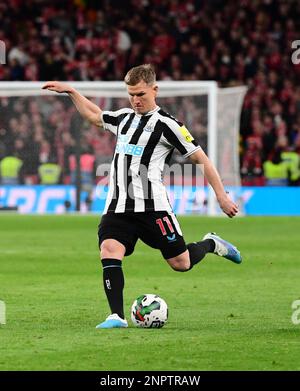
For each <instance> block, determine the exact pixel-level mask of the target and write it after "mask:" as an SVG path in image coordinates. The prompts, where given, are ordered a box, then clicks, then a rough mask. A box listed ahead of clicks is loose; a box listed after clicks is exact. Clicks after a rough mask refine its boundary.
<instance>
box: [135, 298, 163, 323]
mask: <svg viewBox="0 0 300 391" xmlns="http://www.w3.org/2000/svg"><path fill="white" fill-rule="evenodd" d="M131 320H132V322H133V324H134V325H135V326H137V327H145V328H154V327H155V328H161V327H163V326H164V324H165V323H166V322H167V320H168V306H167V303H166V302H165V301H164V300H163V299H162V298H161V297H159V296H157V295H154V294H151V293H148V294H145V295H141V296H139V297H138V298H137V299H136V300H135V301H134V303H133V304H132V307H131Z"/></svg>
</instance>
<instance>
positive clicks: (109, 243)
mask: <svg viewBox="0 0 300 391" xmlns="http://www.w3.org/2000/svg"><path fill="white" fill-rule="evenodd" d="M98 236H99V247H100V256H101V261H102V267H103V285H104V290H105V294H106V297H107V300H108V303H109V306H110V309H111V315H109V316H108V317H107V318H106V320H105V321H104V322H102V323H100V324H99V325H98V326H96V328H101V329H103V328H122V327H128V324H127V321H126V319H125V317H124V309H123V289H124V275H123V270H122V260H123V258H124V256H125V255H130V254H131V253H132V252H133V249H134V245H135V243H136V240H137V238H136V237H135V234H134V230H133V229H132V227H131V226H130V224H129V223H128V218H126V217H125V215H124V214H122V215H116V214H112V215H104V216H103V217H102V220H101V224H100V225H99V231H98Z"/></svg>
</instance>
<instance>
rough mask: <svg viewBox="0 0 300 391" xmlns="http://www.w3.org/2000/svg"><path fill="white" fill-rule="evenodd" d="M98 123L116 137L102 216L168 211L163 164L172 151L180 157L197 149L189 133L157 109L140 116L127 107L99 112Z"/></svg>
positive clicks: (173, 119)
mask: <svg viewBox="0 0 300 391" xmlns="http://www.w3.org/2000/svg"><path fill="white" fill-rule="evenodd" d="M102 123H103V127H104V129H105V130H108V131H110V132H112V133H113V134H115V135H116V136H117V143H116V148H115V152H114V157H113V160H112V164H111V170H110V181H109V190H108V196H107V199H106V204H105V208H104V212H103V213H104V214H105V213H107V212H115V213H124V212H145V211H167V212H172V207H171V205H170V202H169V200H168V196H167V192H166V189H165V186H164V184H163V182H162V174H163V169H164V164H165V161H166V159H167V158H168V157H169V156H170V155H171V154H172V152H173V150H174V148H177V149H178V150H179V152H180V153H181V154H182V155H183V156H184V157H187V156H189V155H191V154H192V153H194V152H195V151H196V150H197V149H200V146H199V145H198V144H197V142H196V141H195V140H194V139H193V137H192V136H191V134H190V133H189V131H188V130H187V129H186V128H185V126H184V125H183V124H182V123H181V122H179V121H177V120H176V119H175V118H173V117H172V116H171V115H170V114H168V113H166V112H165V111H163V110H162V109H161V108H160V107H158V106H157V107H156V108H155V109H154V110H152V111H150V112H148V113H147V114H143V115H142V114H136V113H135V112H134V110H132V109H129V108H126V109H121V110H118V111H103V112H102Z"/></svg>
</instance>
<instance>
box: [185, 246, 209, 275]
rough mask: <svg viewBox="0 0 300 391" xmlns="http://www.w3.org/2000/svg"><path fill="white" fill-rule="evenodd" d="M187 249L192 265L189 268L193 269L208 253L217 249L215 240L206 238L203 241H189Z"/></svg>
mask: <svg viewBox="0 0 300 391" xmlns="http://www.w3.org/2000/svg"><path fill="white" fill-rule="evenodd" d="M187 249H188V250H189V253H190V261H191V266H190V268H189V270H191V269H192V267H193V266H194V265H196V264H197V263H199V262H200V261H201V260H202V259H203V258H204V257H205V255H206V254H207V253H213V252H214V250H215V242H214V241H213V240H212V239H205V240H202V241H201V242H195V243H189V244H188V245H187Z"/></svg>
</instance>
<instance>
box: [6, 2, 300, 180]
mask: <svg viewBox="0 0 300 391" xmlns="http://www.w3.org/2000/svg"><path fill="white" fill-rule="evenodd" d="M0 18H1V26H0V40H2V41H3V42H5V45H6V51H7V64H4V65H0V82H1V81H16V80H26V81H38V80H66V81H70V82H72V81H74V80H89V81H93V80H122V79H123V77H124V74H125V73H126V71H127V70H128V69H129V68H130V67H132V66H135V65H139V64H142V63H152V64H154V66H155V68H156V72H157V75H158V79H159V80H217V81H218V83H219V85H220V86H221V87H227V86H235V85H247V86H248V92H247V95H246V97H245V101H244V106H243V111H242V116H241V148H240V150H241V175H242V178H243V183H244V184H250V185H264V184H265V183H269V184H272V179H276V180H277V179H280V180H281V179H282V181H275V182H274V184H277V183H278V184H293V185H298V184H299V178H300V168H299V159H300V158H299V156H300V83H299V81H300V64H293V62H292V60H291V58H292V53H293V49H292V46H291V45H292V42H293V41H296V40H297V39H300V28H299V26H300V3H299V1H298V0H241V1H239V2H236V1H234V0H227V1H223V0H186V1H184V2H182V1H179V0H151V1H150V0H143V1H141V0H123V1H105V0H103V1H96V0H95V1H89V0H73V1H71V0H70V1H64V2H61V1H56V0H52V1H48V0H45V1H44V0H28V1H22V0H11V1H10V2H0ZM299 57H300V56H299ZM99 103H101V102H99ZM0 111H1V116H0V159H3V158H4V157H5V156H16V157H18V158H19V159H20V160H21V161H22V162H23V163H24V164H23V170H22V174H23V175H24V177H25V180H27V181H28V180H29V179H28V178H31V179H30V180H31V181H33V182H34V181H35V180H36V179H35V178H37V177H38V167H39V165H40V164H43V163H49V162H54V161H55V162H56V163H58V164H59V165H60V166H61V167H62V175H60V176H59V177H60V178H62V179H61V180H62V181H63V182H65V183H66V182H67V181H68V180H69V179H68V178H69V177H70V156H71V155H72V153H73V152H74V145H75V138H76V128H77V127H78V126H80V128H81V131H82V140H81V143H82V145H86V146H87V147H88V151H89V153H90V154H92V155H94V156H95V158H96V161H97V159H98V160H101V159H103V157H104V158H108V157H109V156H111V154H112V152H113V148H114V139H113V137H112V136H111V135H109V134H107V133H104V132H102V133H99V132H98V130H97V129H96V128H94V127H90V126H87V124H84V123H80V125H78V119H76V118H77V117H76V115H75V108H74V107H73V106H72V105H71V103H70V102H69V100H68V99H67V98H61V99H57V98H55V97H54V96H52V97H48V98H47V99H45V100H44V101H43V105H42V106H40V105H39V102H38V99H37V98H30V99H28V98H26V99H24V98H14V99H12V98H10V99H6V98H0ZM174 114H176V113H175V112H174ZM200 125H201V126H199V127H198V128H197V129H193V128H191V129H190V130H191V131H192V132H193V133H194V134H195V136H196V138H199V139H200V140H202V139H203V134H204V133H205V129H204V128H205V123H203V124H200ZM200 142H201V141H200ZM203 143H204V144H205V140H203ZM203 143H202V144H203ZM204 146H205V145H204ZM85 152H86V151H85ZM285 159H286V160H285ZM287 160H289V161H291V164H288V165H287V164H286V161H287ZM272 165H273V166H272ZM275 171H276V172H275ZM274 172H275V174H274ZM269 174H270V178H269ZM274 175H275V177H274ZM26 178H27V179H26ZM266 179H267V181H266ZM268 179H270V181H269V182H268Z"/></svg>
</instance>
